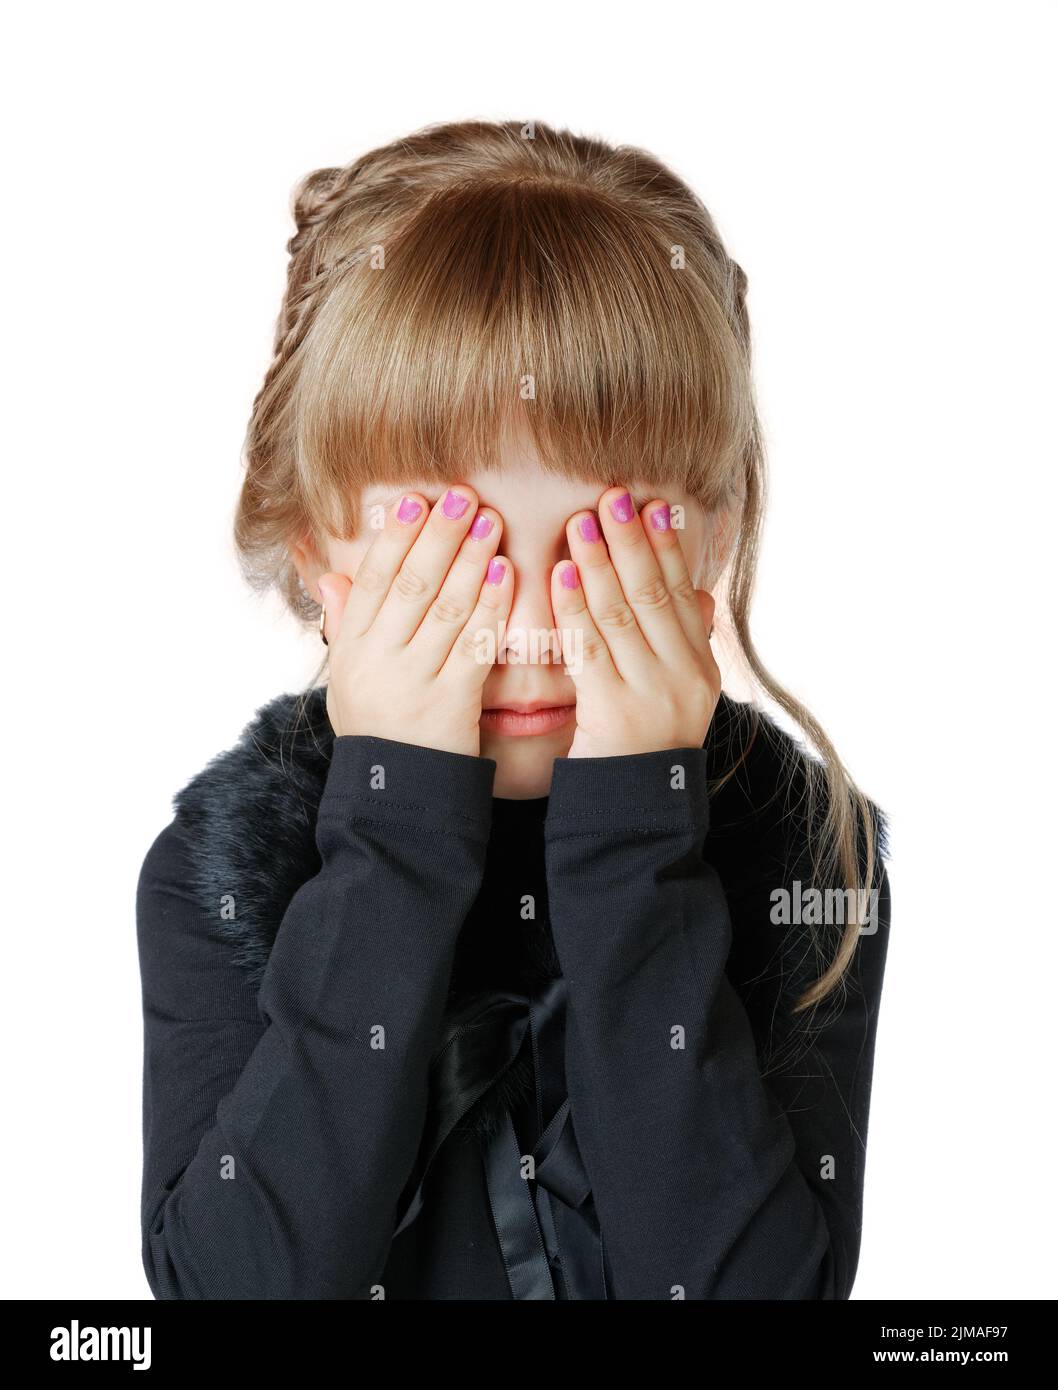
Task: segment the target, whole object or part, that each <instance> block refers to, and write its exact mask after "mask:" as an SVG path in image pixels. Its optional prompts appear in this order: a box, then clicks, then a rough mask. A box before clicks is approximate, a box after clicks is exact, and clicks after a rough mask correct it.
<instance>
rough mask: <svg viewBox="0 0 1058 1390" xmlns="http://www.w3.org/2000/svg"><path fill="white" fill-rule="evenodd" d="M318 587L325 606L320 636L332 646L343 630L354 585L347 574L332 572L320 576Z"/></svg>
mask: <svg viewBox="0 0 1058 1390" xmlns="http://www.w3.org/2000/svg"><path fill="white" fill-rule="evenodd" d="M316 587H317V588H318V589H319V591H320V601H321V602H322V604H323V615H322V619H321V624H320V635H321V636H322V638H323V639H324V641H325V642H326V643H327V645H328V646H330V645H331V643H332V642H333V641H334V640H335V639H336V638H337V636H338V633H339V632H340V631H341V629H342V625H343V615H344V613H345V611H346V608H347V604H348V600H349V594H350V591H351V590H352V587H353V585H352V581H351V580H350V578H349V576H348V575H347V574H339V573H338V572H337V571H330V572H329V573H327V574H321V575H320V577H319V579H318V580H317V582H316Z"/></svg>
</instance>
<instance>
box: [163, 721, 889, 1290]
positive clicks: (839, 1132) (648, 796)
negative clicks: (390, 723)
mask: <svg viewBox="0 0 1058 1390" xmlns="http://www.w3.org/2000/svg"><path fill="white" fill-rule="evenodd" d="M281 698H282V699H286V700H288V701H289V698H290V697H281ZM278 706H279V702H275V703H274V705H273V706H272V707H270V712H271V713H270V717H271V723H269V724H268V729H269V730H271V731H273V732H274V729H275V715H274V711H275V709H276V708H278ZM283 708H284V709H287V708H289V706H284V707H283ZM321 710H322V705H320V706H318V707H317V716H318V717H319V716H320V715H321ZM743 713H744V711H743V707H739V706H736V705H735V704H734V702H732V701H730V700H728V699H727V698H726V697H724V698H723V699H722V702H721V708H720V709H719V710H718V712H717V715H716V716H715V717H714V721H713V727H712V728H711V730H710V735H709V737H708V738H707V739H706V742H705V745H704V746H703V747H702V748H680V749H672V750H666V751H664V752H656V753H648V754H641V755H630V756H625V757H615V758H597V759H583V760H570V759H559V760H557V761H556V763H555V766H554V774H553V781H552V785H551V790H550V795H549V796H548V797H543V798H539V799H536V800H532V801H527V802H516V801H505V800H501V799H497V798H494V797H493V794H492V789H493V777H494V772H495V764H494V762H492V761H491V760H490V759H486V758H473V757H468V756H465V755H461V754H453V753H446V752H441V751H439V750H434V749H427V748H422V747H418V746H415V745H412V744H405V743H397V742H392V741H389V740H384V739H377V738H370V737H359V736H345V737H341V738H338V739H333V736H332V737H331V739H330V740H326V739H325V742H324V745H323V753H324V755H325V756H324V758H323V760H322V761H321V762H320V763H319V769H320V770H319V781H318V785H317V787H316V795H317V796H318V802H316V803H315V804H314V800H313V794H312V791H311V786H310V782H306V780H305V779H304V778H302V779H301V780H300V781H299V780H298V779H297V776H296V772H297V769H296V767H294V762H295V761H296V760H292V759H291V758H290V757H289V755H288V754H289V750H288V754H284V755H282V756H278V757H276V756H274V754H275V748H274V747H272V748H271V749H269V748H268V747H267V746H265V744H264V742H263V740H262V737H261V727H262V726H261V725H260V720H259V722H258V727H257V729H256V731H255V729H254V728H253V727H251V728H250V730H248V732H247V734H244V737H243V740H242V742H241V744H240V748H239V750H238V751H239V756H241V757H242V759H243V764H242V765H240V764H238V763H236V762H234V761H232V762H231V764H230V776H228V778H227V782H225V774H226V764H225V762H224V760H223V759H219V760H214V763H213V764H211V765H210V768H209V769H207V772H206V773H204V774H201V775H200V778H199V779H198V781H197V783H192V784H191V788H190V790H185V792H184V793H183V794H181V795H182V799H181V798H178V799H177V814H176V816H175V817H174V819H173V821H172V822H171V824H170V825H169V826H167V827H166V828H165V829H164V830H163V831H161V833H160V834H159V835H158V836H157V838H156V839H155V841H154V843H153V844H152V845H151V847H150V849H149V851H148V853H147V855H146V858H145V860H144V863H143V867H142V870H141V874H140V880H139V885H138V892H137V924H138V942H139V952H140V964H141V976H142V983H143V1006H144V1027H145V1037H144V1092H143V1103H144V1168H143V1187H142V1225H143V1261H144V1268H145V1271H146V1274H147V1279H148V1282H149V1284H150V1287H151V1290H152V1292H153V1293H154V1295H155V1297H157V1298H161V1299H189V1298H190V1299H194V1298H211V1299H229V1298H262V1299H263V1298H299V1299H300V1298H304V1299H310V1298H320V1299H332V1298H338V1299H341V1298H373V1297H374V1298H377V1297H385V1298H397V1299H402V1298H426V1299H510V1298H512V1297H525V1298H589V1297H610V1298H618V1299H672V1298H678V1297H685V1298H694V1299H746V1298H778V1299H844V1298H847V1297H848V1296H849V1293H850V1290H851V1288H852V1283H853V1279H854V1276H855V1272H856V1267H857V1262H858V1256H859V1246H860V1232H861V1209H862V1196H863V1184H864V1171H865V1168H864V1161H865V1151H866V1137H867V1122H868V1109H869V1097H870V1086H871V1073H872V1063H873V1054H874V1044H875V1034H876V1027H877V1021H878V1004H879V998H880V993H881V986H882V978H883V971H884V964H885V955H886V948H887V942H888V926H889V893H888V882H887V880H886V878H885V876H884V872H883V876H882V880H881V895H880V899H879V904H878V911H877V914H876V918H875V922H874V927H875V929H874V930H873V931H870V932H864V933H863V934H861V936H860V938H859V941H858V944H857V950H856V954H855V957H854V959H853V963H852V965H851V967H850V969H849V971H848V973H847V976H846V979H845V982H844V984H843V985H842V987H841V988H840V989H839V990H838V991H836V993H835V994H834V995H832V996H831V997H830V998H829V999H828V1000H827V1001H825V1002H824V1004H823V1005H822V1006H821V1008H820V1010H818V1011H816V1013H815V1015H813V1016H812V1018H811V1020H810V1021H809V1022H808V1023H806V1021H805V1019H804V1016H801V1017H800V1018H794V1017H793V1016H792V1015H791V1014H790V1006H791V1004H792V1003H793V1001H794V999H796V997H797V996H798V994H799V993H800V991H801V990H802V989H803V988H804V986H805V985H806V984H808V983H810V981H811V980H813V979H814V978H816V976H817V974H818V973H819V967H820V963H821V962H820V956H819V954H818V952H817V949H816V946H815V945H814V943H815V942H817V941H818V939H819V938H818V932H819V928H813V927H812V926H811V925H804V924H795V925H776V924H775V922H774V921H773V917H774V909H773V895H774V894H775V892H776V890H781V889H787V890H791V891H792V893H793V894H794V898H795V900H797V897H798V896H801V897H803V894H804V892H805V891H807V889H808V888H809V886H810V885H811V883H812V879H811V865H810V861H809V858H808V849H807V845H806V844H805V842H804V824H803V806H804V801H805V798H804V787H803V782H802V775H801V774H799V772H798V767H799V766H800V767H801V768H802V769H803V764H800V763H799V762H798V761H797V758H799V757H800V755H799V754H798V755H797V757H796V758H794V759H791V757H790V749H791V746H792V745H791V744H790V742H789V740H788V739H787V736H786V735H785V734H782V733H781V732H780V731H779V730H778V729H777V728H776V727H775V726H774V725H773V724H771V722H770V721H767V720H762V721H761V724H760V727H759V729H758V732H757V735H756V737H755V738H754V739H753V740H752V742H751V744H750V746H749V748H748V751H747V750H746V749H745V748H743V746H742V744H741V743H740V742H739V739H740V738H741V731H742V730H743V729H744V726H745V720H744V718H743V717H742V716H743ZM322 725H323V721H322V718H320V723H318V724H317V726H316V734H315V736H314V740H313V750H314V751H313V756H314V757H317V758H319V755H320V737H319V729H320V728H321V727H322ZM736 734H737V735H738V736H737V737H736ZM262 748H264V751H263V752H261V751H260V750H261V749H262ZM281 751H282V750H281ZM733 751H734V753H735V754H736V755H738V754H741V755H742V756H741V761H740V765H739V767H738V770H737V771H736V772H735V773H734V775H733V776H731V777H729V778H727V780H725V781H724V782H723V785H719V786H718V785H716V784H717V782H718V780H719V779H720V777H721V776H722V774H724V773H725V772H727V771H728V769H729V768H730V767H731V765H732V762H733V761H734V759H733V758H732V752H733ZM258 755H259V756H262V757H263V758H264V759H265V762H266V763H267V764H268V766H269V770H270V771H271V772H274V774H275V776H276V777H278V778H280V782H279V783H278V784H277V785H280V786H286V785H287V782H289V785H290V786H291V787H293V798H294V801H293V803H292V804H296V806H297V809H298V814H299V815H301V816H303V820H302V849H301V850H300V851H299V850H296V848H295V846H294V845H292V844H291V842H290V839H289V835H288V834H286V833H285V831H284V821H283V815H282V814H281V813H280V810H279V809H278V803H277V800H276V788H275V785H269V786H268V787H267V789H265V790H260V789H259V792H258V794H255V795H251V794H249V791H247V794H246V795H245V796H242V797H240V789H243V788H244V786H245V787H247V788H250V789H251V790H252V788H253V787H255V786H256V785H257V784H256V783H255V782H253V780H252V779H251V781H250V782H247V783H243V782H240V780H239V779H240V775H241V774H240V766H245V760H246V758H248V757H249V758H252V757H254V756H258ZM230 756H231V757H234V754H232V755H230ZM292 769H293V773H292ZM380 770H381V776H380ZM292 775H293V780H291V777H292ZM283 778H286V779H287V782H283V781H282V779H283ZM380 783H382V784H381V785H380ZM218 786H225V787H226V790H225V791H224V792H223V794H221V793H218V794H217V795H215V796H214V797H213V800H212V801H211V800H209V797H208V796H207V795H206V792H207V791H208V790H209V789H210V788H211V787H212V788H214V789H216V788H217V787H218ZM307 787H309V790H306V788H307ZM196 796H197V799H196ZM218 797H219V799H218ZM218 808H220V809H219V810H218ZM211 817H212V821H211V819H210V818H211ZM218 817H220V819H218ZM218 826H219V827H221V828H222V829H224V828H225V827H226V829H224V833H225V835H226V836H227V837H228V838H230V840H231V842H232V843H233V844H236V845H238V846H240V847H242V848H243V849H244V850H245V856H244V861H243V877H242V878H241V879H240V881H239V882H232V883H231V884H230V886H229V885H227V884H226V883H225V882H224V877H223V875H221V876H220V877H218V876H217V874H216V866H217V863H218V862H226V861H218V860H217V858H216V853H215V846H214V844H213V841H212V840H210V838H209V837H210V835H211V834H212V835H213V836H214V837H215V836H216V835H217V834H218ZM878 833H879V841H878V844H879V848H882V838H881V837H882V836H883V835H884V826H883V822H882V820H881V817H880V815H879V817H878ZM310 840H311V854H312V859H311V862H308V861H306V859H305V852H306V851H305V846H306V845H307V844H308V842H309V841H310ZM211 854H212V855H213V858H212V859H211V858H210V856H211ZM299 856H300V857H299ZM234 862H236V861H234V860H233V861H230V862H227V866H226V869H225V872H227V873H233V872H234V870H232V869H231V863H234ZM204 864H205V865H207V866H210V865H211V866H212V869H213V871H214V872H213V877H212V878H210V876H209V873H208V872H204V870H203V865H204ZM255 864H256V865H271V866H272V867H273V868H275V874H276V875H277V876H278V878H279V880H280V881H285V882H288V883H290V882H298V881H299V879H303V881H300V882H298V886H297V887H296V889H295V890H294V891H293V893H292V895H291V896H290V898H289V901H288V902H285V903H284V902H283V901H282V896H281V898H280V900H279V902H278V904H273V907H272V911H273V914H274V917H275V921H274V922H273V924H272V929H271V934H272V935H273V936H274V940H272V941H271V943H270V945H269V948H268V949H267V951H266V952H265V953H264V954H263V955H262V956H261V959H260V960H259V961H258V966H259V968H258V969H257V970H256V971H254V970H253V969H251V968H248V961H250V957H248V956H247V953H246V951H245V949H243V950H242V952H241V953H240V951H238V950H236V949H234V944H233V943H237V942H238V941H239V936H238V932H237V930H236V924H238V922H239V917H240V912H247V913H251V914H252V913H256V914H257V917H258V918H260V917H261V916H262V913H265V912H266V909H267V894H266V893H265V892H264V890H263V888H262V887H261V885H260V883H257V882H255V881H254V878H253V873H252V872H250V870H248V869H247V867H246V866H250V869H252V866H253V865H255ZM276 866H278V867H276ZM262 872H263V871H262ZM264 876H265V877H266V878H267V877H268V875H267V874H265V875H264ZM797 884H799V885H800V890H799V889H798V888H797V887H796V886H795V885H797ZM255 893H256V894H258V900H257V901H255V900H254V894H255ZM834 930H836V931H837V933H838V934H840V929H834ZM831 940H836V936H832V937H831ZM244 944H245V943H244ZM250 964H252V961H250ZM545 1004H546V1009H545ZM482 1008H484V1009H485V1012H484V1013H482V1012H481V1010H482ZM475 1010H477V1013H475ZM483 1019H484V1020H486V1021H488V1026H485V1024H484V1023H483V1021H482V1020H483ZM468 1042H469V1044H470V1046H469V1050H468ZM460 1048H462V1049H463V1051H462V1052H460ZM508 1054H510V1055H508ZM508 1063H509V1065H508ZM501 1064H502V1065H501ZM445 1067H447V1071H446V1070H445ZM475 1068H476V1071H475ZM472 1073H473V1074H472ZM490 1081H491V1082H492V1083H494V1084H491V1085H489V1084H486V1083H489V1082H490ZM460 1088H462V1089H461V1092H460V1094H461V1095H462V1098H463V1100H464V1101H465V1100H466V1099H467V1098H468V1097H475V1096H476V1097H479V1098H478V1099H477V1101H476V1103H475V1104H473V1105H472V1106H470V1108H469V1110H468V1109H467V1108H466V1106H465V1105H461V1106H454V1108H453V1101H452V1098H453V1094H454V1092H455V1091H456V1090H459V1089H460ZM563 1100H564V1101H565V1102H566V1104H565V1106H564V1108H563V1107H562V1105H561V1102H562V1101H563ZM446 1105H447V1107H448V1108H447V1110H446ZM453 1121H454V1123H453ZM552 1121H554V1123H553V1124H552V1123H551V1122H552ZM549 1126H550V1129H549ZM560 1131H561V1139H560V1141H559V1142H557V1143H556V1138H555V1136H556V1134H558V1133H559V1132H560ZM552 1148H553V1150H554V1157H553V1158H552V1159H551V1164H550V1167H551V1171H553V1172H554V1173H555V1174H556V1176H555V1177H554V1179H551V1178H549V1177H547V1173H548V1171H549V1170H548V1166H547V1165H546V1164H543V1165H541V1166H538V1167H537V1169H536V1176H534V1175H533V1163H532V1162H529V1163H527V1162H526V1156H527V1155H530V1156H535V1160H536V1161H537V1163H539V1161H540V1159H541V1158H542V1157H543V1156H545V1155H546V1153H547V1152H549V1151H551V1150H552ZM574 1188H576V1189H578V1190H577V1191H575V1192H574V1191H573V1189H574ZM545 1189H546V1190H545ZM556 1193H561V1196H559V1195H556Z"/></svg>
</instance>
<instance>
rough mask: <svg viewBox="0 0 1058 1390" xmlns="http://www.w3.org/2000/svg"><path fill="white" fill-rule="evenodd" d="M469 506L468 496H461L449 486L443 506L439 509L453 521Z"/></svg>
mask: <svg viewBox="0 0 1058 1390" xmlns="http://www.w3.org/2000/svg"><path fill="white" fill-rule="evenodd" d="M469 506H470V498H469V497H461V496H460V495H459V493H458V492H453V491H452V490H451V488H449V490H448V492H447V493H446V494H445V500H444V506H442V508H441V510H442V511H443V512H444V514H445V516H447V517H451V518H452V520H453V521H455V520H457V518H459V517H461V516H462V515H463V513H464V512H465V511H466V509H467V508H468V507H469Z"/></svg>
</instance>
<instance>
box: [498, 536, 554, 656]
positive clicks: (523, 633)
mask: <svg viewBox="0 0 1058 1390" xmlns="http://www.w3.org/2000/svg"><path fill="white" fill-rule="evenodd" d="M512 558H513V557H512ZM550 586H551V569H550V567H549V566H548V565H542V564H540V563H539V561H537V562H536V563H535V564H532V565H531V566H530V567H523V566H517V565H516V569H515V580H514V601H513V603H512V605H511V612H510V617H509V618H508V620H507V627H506V633H505V645H506V647H507V648H508V649H510V651H511V653H512V654H513V652H514V651H515V650H517V648H515V645H514V644H515V642H519V643H521V644H522V645H521V651H522V652H523V653H524V655H523V656H522V657H521V659H522V660H523V661H525V662H526V663H527V664H530V665H550V664H552V663H553V662H554V660H555V657H556V654H557V653H558V651H559V647H558V640H557V636H555V635H553V633H554V625H555V617H554V614H553V613H552V611H551V587H550ZM549 653H550V654H549Z"/></svg>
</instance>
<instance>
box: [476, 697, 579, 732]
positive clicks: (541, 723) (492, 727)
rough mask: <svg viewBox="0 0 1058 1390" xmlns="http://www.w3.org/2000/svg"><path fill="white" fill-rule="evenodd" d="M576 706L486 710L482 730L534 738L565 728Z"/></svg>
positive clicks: (482, 716) (570, 720)
mask: <svg viewBox="0 0 1058 1390" xmlns="http://www.w3.org/2000/svg"><path fill="white" fill-rule="evenodd" d="M576 709H577V707H576V705H543V706H541V707H540V708H539V709H533V710H521V709H504V708H498V709H484V710H482V711H481V728H482V729H483V730H486V731H487V732H488V733H490V734H510V735H513V736H514V737H516V738H532V737H533V736H534V735H538V734H550V733H553V732H554V730H556V729H561V728H564V727H565V725H567V724H569V723H571V722H572V720H573V716H574V714H575V713H576Z"/></svg>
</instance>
